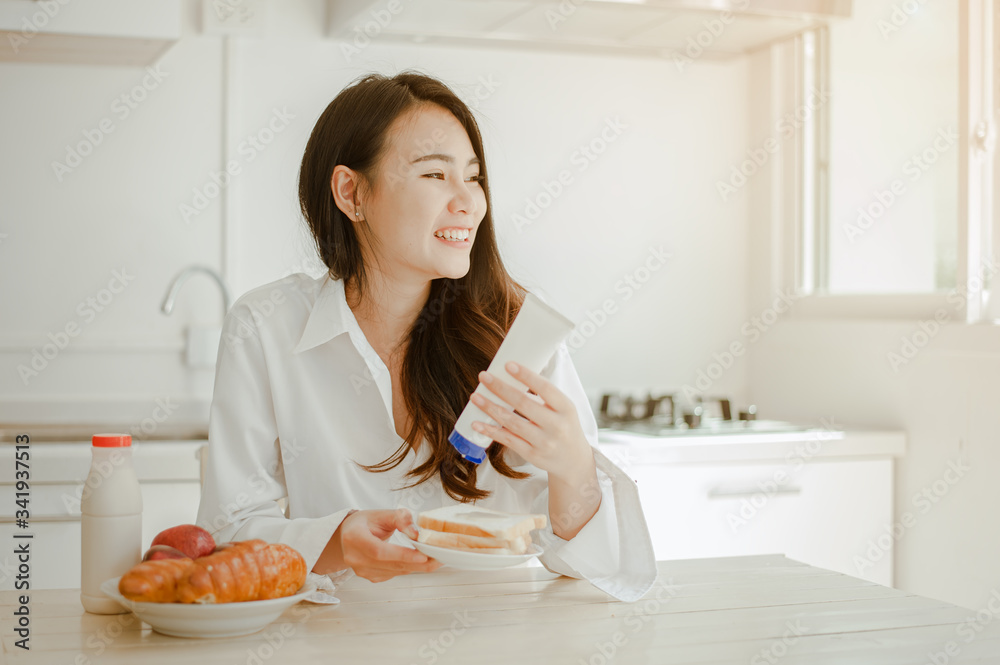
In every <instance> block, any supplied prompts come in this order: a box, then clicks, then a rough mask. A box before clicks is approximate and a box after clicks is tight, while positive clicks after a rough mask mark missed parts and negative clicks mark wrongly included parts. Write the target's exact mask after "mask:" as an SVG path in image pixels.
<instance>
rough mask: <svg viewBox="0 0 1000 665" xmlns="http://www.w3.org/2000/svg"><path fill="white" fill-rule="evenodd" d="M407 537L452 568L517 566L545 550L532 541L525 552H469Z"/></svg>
mask: <svg viewBox="0 0 1000 665" xmlns="http://www.w3.org/2000/svg"><path fill="white" fill-rule="evenodd" d="M404 535H405V534H404ZM406 538H407V540H409V541H410V542H411V543H413V546H414V547H416V548H417V549H418V550H420V551H421V552H423V553H424V554H426V555H427V556H429V557H431V558H433V559H437V560H438V561H440V562H441V563H442V564H443V565H445V566H451V567H452V568H461V569H463V570H495V569H497V568H510V567H511V566H516V565H518V564H519V563H524V562H525V561H529V560H531V559H534V558H535V557H536V556H538V555H539V554H541V553H542V551H543V550H542V548H541V547H539V546H538V545H537V544H535V543H532V544H531V545H530V546H529V547H528V551H527V553H525V554H480V553H478V552H469V551H467V550H453V549H450V548H448V547H438V546H437V545H428V544H427V543H421V542H420V541H417V540H413V539H412V538H410V537H409V536H406Z"/></svg>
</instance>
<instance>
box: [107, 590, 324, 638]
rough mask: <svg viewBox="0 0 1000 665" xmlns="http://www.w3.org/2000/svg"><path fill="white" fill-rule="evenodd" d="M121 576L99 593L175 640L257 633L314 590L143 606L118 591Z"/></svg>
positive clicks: (143, 604) (146, 604)
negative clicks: (268, 596) (227, 600)
mask: <svg viewBox="0 0 1000 665" xmlns="http://www.w3.org/2000/svg"><path fill="white" fill-rule="evenodd" d="M119 580H121V576H119V577H116V578H114V579H110V580H106V581H105V582H104V583H103V584H101V591H103V592H104V594H105V595H107V596H109V597H110V598H114V599H115V600H116V601H118V602H119V603H120V604H121V606H122V607H124V608H125V609H127V610H131V611H132V612H133V613H134V614H135V615H136V616H137V617H139V618H140V619H142V620H143V621H145V622H146V623H148V624H149V625H150V627H152V629H153V630H155V631H156V632H158V633H163V634H164V635H173V636H174V637H235V636H237V635H249V634H251V633H256V632H257V631H258V630H260V629H262V628H263V627H264V626H266V625H268V624H269V623H271V622H272V621H274V620H275V619H277V618H278V617H279V616H281V613H282V612H284V611H285V610H286V609H288V608H289V607H291V606H292V605H294V604H295V603H297V602H299V601H300V600H303V599H304V598H305V597H306V596H308V595H309V594H310V593H312V592H313V591H314V590H315V589H316V585H315V584H313V583H312V582H306V583H305V584H303V585H302V588H301V589H299V590H298V592H297V593H295V594H294V595H292V596H285V597H284V598H272V599H271V600H249V601H245V602H241V603H142V602H137V601H134V600H129V599H128V598H126V597H125V596H123V595H121V593H119V592H118V581H119Z"/></svg>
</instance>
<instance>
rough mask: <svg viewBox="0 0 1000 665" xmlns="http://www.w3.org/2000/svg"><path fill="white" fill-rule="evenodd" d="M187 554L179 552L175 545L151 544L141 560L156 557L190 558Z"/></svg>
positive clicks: (153, 559) (151, 559) (149, 559)
mask: <svg viewBox="0 0 1000 665" xmlns="http://www.w3.org/2000/svg"><path fill="white" fill-rule="evenodd" d="M190 558H191V557H189V556H188V555H187V554H184V552H181V551H180V550H179V549H177V548H176V547H171V546H170V545H153V546H152V547H150V548H149V549H148V550H146V554H145V555H144V556H143V557H142V560H143V561H156V560H157V559H190Z"/></svg>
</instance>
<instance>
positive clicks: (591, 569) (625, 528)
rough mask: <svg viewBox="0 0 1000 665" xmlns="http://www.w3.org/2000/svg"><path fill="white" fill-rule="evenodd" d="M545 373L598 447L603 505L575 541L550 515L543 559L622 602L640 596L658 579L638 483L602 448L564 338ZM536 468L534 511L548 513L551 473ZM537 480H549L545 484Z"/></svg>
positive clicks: (542, 541) (548, 565)
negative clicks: (565, 536)
mask: <svg viewBox="0 0 1000 665" xmlns="http://www.w3.org/2000/svg"><path fill="white" fill-rule="evenodd" d="M541 374H542V376H544V377H545V378H547V379H549V380H550V381H551V382H552V383H553V384H555V385H556V386H557V387H558V388H559V389H560V390H562V391H563V392H564V393H565V394H566V396H567V397H569V398H570V399H571V400H572V401H573V403H574V404H575V405H576V409H577V413H578V414H579V416H580V421H581V425H582V427H583V432H584V434H585V435H586V437H587V440H588V441H589V442H590V445H591V448H592V449H593V451H594V461H595V462H596V465H597V479H598V485H599V487H600V492H601V504H600V506H599V507H598V509H597V512H596V513H595V514H594V516H593V517H591V518H590V521H588V522H587V523H586V524H585V525H584V526H583V528H582V529H581V530H580V531H579V532H578V533H577V534H576V535H575V536H574V537H573V538H572V539H570V540H564V539H563V538H561V537H559V536H557V535H556V534H555V533H554V532H553V530H552V518H551V516H550V517H549V520H548V524H547V525H546V527H545V528H544V529H542V530H540V532H539V537H538V540H539V544H540V545H541V547H542V548H543V549H544V550H545V551H544V553H543V554H541V555H539V557H538V560H539V561H540V562H541V564H542V565H543V566H545V568H547V569H548V570H550V571H552V572H554V573H559V574H562V575H567V576H569V577H575V578H583V579H587V580H588V581H590V583H591V584H593V585H594V586H596V587H597V588H599V589H601V590H603V591H605V592H606V593H608V594H610V595H611V596H614V597H615V598H617V599H618V600H622V601H625V602H633V601H635V600H638V599H639V598H642V596H643V595H645V594H646V592H647V591H649V589H650V588H651V587H652V586H653V583H654V582H655V581H656V557H655V555H654V554H653V543H652V539H651V538H650V536H649V529H648V528H647V526H646V518H645V515H643V512H642V505H641V504H640V503H639V491H638V489H637V488H636V486H635V481H633V480H632V479H631V478H630V477H629V476H628V475H627V474H626V473H625V472H624V471H622V470H621V469H620V468H619V467H618V466H616V465H615V464H614V463H613V462H611V461H610V460H609V459H608V458H607V457H606V456H605V455H604V454H603V453H601V452H600V451H599V450H598V449H597V421H596V419H595V418H594V412H593V409H592V408H591V406H590V401H589V399H588V398H587V395H586V393H585V391H584V389H583V385H582V384H581V382H580V377H579V376H578V375H577V373H576V369H575V368H574V367H573V361H572V359H571V358H570V355H569V349H568V348H567V346H566V343H565V342H563V343H562V344H560V345H559V347H558V349H557V350H556V353H555V354H554V355H553V358H552V360H551V361H550V362H549V364H548V365H547V366H546V368H545V369H544V370H543V371H542V372H541ZM536 471H537V474H536V475H533V478H532V479H528V480H529V481H534V483H535V484H536V486H537V487H539V488H540V491H539V493H538V495H537V496H536V497H535V498H534V499H533V501H532V512H537V513H544V514H548V503H549V490H548V476H547V474H546V473H545V472H544V471H541V470H536ZM535 479H544V487H540V484H539V483H538V481H537V480H535ZM571 510H572V509H571Z"/></svg>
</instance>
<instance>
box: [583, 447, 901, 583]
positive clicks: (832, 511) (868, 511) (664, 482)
mask: <svg viewBox="0 0 1000 665" xmlns="http://www.w3.org/2000/svg"><path fill="white" fill-rule="evenodd" d="M786 438H787V441H784V442H781V443H779V442H776V441H775V440H773V438H772V439H768V438H767V437H766V436H765V435H760V436H759V437H758V439H756V440H754V439H751V438H746V439H745V440H743V441H741V442H737V440H736V439H733V440H732V441H727V442H723V441H722V439H721V438H716V439H714V440H712V439H710V438H708V437H701V438H700V440H699V438H698V437H688V438H687V439H688V440H683V439H682V438H681V437H677V438H675V439H674V440H672V441H669V442H666V441H663V440H652V439H649V438H646V439H644V440H643V439H634V440H633V439H629V438H628V437H624V438H623V437H617V440H616V441H614V443H611V442H606V443H604V444H602V445H601V446H600V448H601V450H602V452H604V453H605V454H606V455H607V456H608V457H609V458H610V459H611V460H612V461H614V462H616V463H617V464H618V465H619V466H621V467H622V469H623V470H624V471H625V472H626V473H627V474H628V475H629V476H631V477H632V478H633V479H634V480H635V481H636V485H637V488H638V490H639V498H640V501H641V502H642V507H643V512H644V513H645V516H646V522H647V525H648V526H649V531H650V536H651V538H652V540H653V549H654V551H655V553H656V558H657V559H658V560H670V559H694V558H705V557H723V556H741V555H751V554H772V553H780V554H784V555H786V556H788V557H790V558H792V559H796V560H798V561H802V562H804V563H808V564H810V565H813V566H819V567H821V568H827V569H830V570H835V571H837V572H841V573H845V574H847V575H852V576H854V577H859V578H862V579H866V580H869V581H872V582H876V583H878V584H883V585H885V586H892V583H893V546H894V545H895V543H894V542H892V539H891V538H886V537H885V534H886V533H887V531H888V529H889V528H890V527H891V525H892V523H893V457H894V456H895V455H897V454H901V452H902V448H903V445H904V438H903V435H902V434H899V435H898V437H896V438H895V439H894V438H890V437H888V436H886V435H883V433H878V434H877V435H872V436H869V437H856V438H855V439H854V440H852V439H851V437H850V435H848V436H846V437H838V438H836V439H833V438H831V439H830V441H828V442H827V441H824V446H825V447H824V448H822V449H821V452H817V453H816V454H814V455H811V456H808V455H807V456H803V455H801V454H799V453H798V452H795V451H801V450H802V448H801V447H799V448H796V447H795V446H801V445H802V444H801V442H796V441H795V440H794V438H795V437H791V436H789V437H786ZM867 444H870V445H871V448H870V449H869V451H868V452H869V454H868V455H864V454H858V453H857V451H858V449H859V448H863V447H864V445H867ZM845 452H846V453H847V454H844V453H845ZM741 458H742V459H741ZM880 537H882V538H881V541H880Z"/></svg>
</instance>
